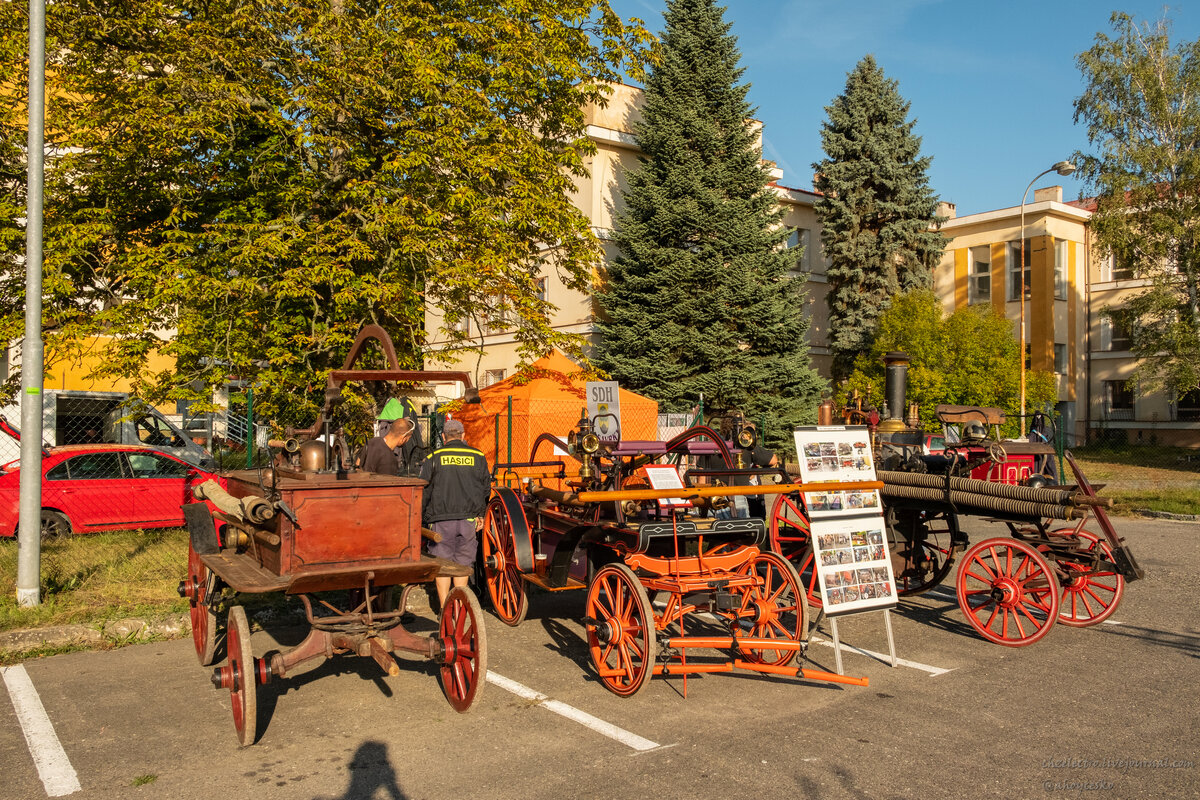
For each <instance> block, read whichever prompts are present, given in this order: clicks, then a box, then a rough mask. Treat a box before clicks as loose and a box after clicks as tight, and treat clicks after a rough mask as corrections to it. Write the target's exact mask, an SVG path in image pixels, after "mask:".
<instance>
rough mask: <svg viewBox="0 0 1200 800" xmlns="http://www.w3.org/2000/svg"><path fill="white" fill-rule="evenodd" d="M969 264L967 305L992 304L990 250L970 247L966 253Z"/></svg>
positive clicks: (989, 248)
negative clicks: (968, 257)
mask: <svg viewBox="0 0 1200 800" xmlns="http://www.w3.org/2000/svg"><path fill="white" fill-rule="evenodd" d="M967 252H968V253H969V255H970V259H969V260H970V264H969V265H968V267H967V303H968V304H970V305H974V304H976V303H990V302H992V248H991V247H989V246H987V245H984V246H983V247H972V248H971V249H970V250H969V251H967Z"/></svg>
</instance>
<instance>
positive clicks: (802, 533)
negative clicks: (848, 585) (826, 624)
mask: <svg viewBox="0 0 1200 800" xmlns="http://www.w3.org/2000/svg"><path fill="white" fill-rule="evenodd" d="M768 529H769V531H770V535H771V549H772V550H774V551H775V552H776V553H779V555H781V556H783V557H784V558H786V559H787V560H788V561H790V562H791V563H792V566H794V567H795V568H796V573H797V574H798V575H799V578H800V585H801V586H803V587H804V594H805V597H806V598H807V600H808V604H809V605H811V606H814V607H817V608H819V607H820V606H821V587H820V584H819V583H818V580H817V570H816V564H815V562H814V560H813V546H812V529H811V528H810V526H809V524H808V509H807V508H805V506H804V500H802V499H801V497H800V495H799V494H798V493H797V494H796V495H786V494H781V495H779V496H778V497H776V498H775V505H774V506H772V507H771V519H770V520H769V523H768Z"/></svg>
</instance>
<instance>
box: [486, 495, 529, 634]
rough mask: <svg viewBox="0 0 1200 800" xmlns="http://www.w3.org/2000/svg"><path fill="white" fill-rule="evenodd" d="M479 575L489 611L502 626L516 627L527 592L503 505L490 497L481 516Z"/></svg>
mask: <svg viewBox="0 0 1200 800" xmlns="http://www.w3.org/2000/svg"><path fill="white" fill-rule="evenodd" d="M481 538H482V542H481V544H482V547H483V574H484V578H485V579H486V580H487V589H488V597H489V598H490V599H491V601H492V610H493V611H494V612H495V613H496V616H497V617H499V618H500V621H501V622H503V623H504V624H505V625H510V626H512V627H516V626H517V625H520V624H521V623H522V622H524V620H525V614H526V613H527V612H528V611H529V595H528V594H527V593H526V591H525V581H524V580H522V579H521V569H520V567H518V566H517V552H516V538H515V537H514V536H513V529H512V522H511V520H510V519H509V516H508V514H507V512H506V511H505V508H504V505H503V504H502V503H500V502H499V501H498V500H496V499H493V500H492V502H490V503H488V507H487V515H486V516H485V517H484V519H483V536H482V537H481Z"/></svg>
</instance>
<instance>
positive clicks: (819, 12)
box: [611, 0, 1200, 215]
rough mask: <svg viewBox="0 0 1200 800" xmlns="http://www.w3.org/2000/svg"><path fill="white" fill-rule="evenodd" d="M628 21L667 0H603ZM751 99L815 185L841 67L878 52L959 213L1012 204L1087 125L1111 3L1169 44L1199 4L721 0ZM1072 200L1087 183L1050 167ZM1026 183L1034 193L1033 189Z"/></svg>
mask: <svg viewBox="0 0 1200 800" xmlns="http://www.w3.org/2000/svg"><path fill="white" fill-rule="evenodd" d="M611 4H612V7H613V9H614V10H615V11H616V12H617V13H619V14H620V15H621V16H622V17H625V18H628V17H630V16H637V17H640V18H641V19H643V20H644V21H645V23H646V26H647V28H649V29H650V30H651V31H652V32H653V33H655V34H658V33H660V32H661V31H662V28H663V19H662V11H663V9H665V8H666V2H665V0H611ZM725 6H726V11H725V20H726V21H727V22H732V23H733V29H732V33H733V34H734V35H735V36H737V38H738V48H739V50H740V51H741V54H742V62H741V63H742V66H743V67H745V69H746V72H745V75H744V77H743V79H744V80H745V81H747V82H748V83H750V84H751V89H750V102H751V104H752V105H754V106H756V116H757V117H758V118H759V119H761V120H762V121H763V124H764V130H765V133H766V144H765V150H766V152H765V155H766V157H767V158H770V159H773V160H774V161H776V162H777V163H778V164H779V165H780V166H781V167H782V168H783V171H784V177H783V181H782V182H783V183H784V184H785V185H787V186H792V187H796V188H801V189H811V188H812V172H813V170H812V163H813V162H814V161H817V160H819V159H820V158H821V157H822V156H823V153H822V152H821V138H820V129H821V123H822V122H823V121H824V120H825V107H826V106H827V105H829V103H830V101H831V100H833V98H834V97H836V96H837V95H839V94H841V92H842V90H843V89H844V88H845V85H846V73H848V72H849V71H850V70H851V69H853V68H854V65H855V64H856V63H857V62H858V60H859V59H860V58H862V57H863V56H864V55H865V54H867V53H872V54H873V55H874V56H875V59H876V61H877V62H878V63H879V65H880V67H882V69H883V71H884V73H885V74H886V75H887V76H888V77H889V78H893V79H895V80H897V81H899V85H900V93H901V95H902V96H903V97H904V98H905V99H906V100H908V101H909V103H910V104H911V107H910V109H909V115H910V118H915V119H916V120H917V124H916V132H917V134H918V135H919V136H921V137H922V148H921V152H922V154H923V155H927V156H932V157H933V164H932V166H931V167H930V184H931V185H932V187H933V190H934V192H935V193H936V194H937V195H938V196H939V197H940V198H941V199H942V200H946V201H948V202H952V203H955V204H956V205H957V207H958V213H959V214H960V215H962V214H973V213H977V212H981V211H989V210H992V209H995V208H1004V207H1007V206H1015V205H1019V204H1020V202H1021V193H1022V192H1024V191H1025V187H1026V186H1027V185H1028V184H1029V182H1030V181H1031V180H1033V177H1034V176H1035V175H1037V174H1038V173H1039V172H1041V171H1042V170H1044V169H1046V168H1047V167H1049V166H1050V165H1051V164H1053V163H1054V162H1056V161H1059V160H1061V159H1064V158H1069V157H1070V156H1071V154H1072V153H1074V152H1075V151H1077V150H1082V151H1085V152H1086V151H1087V149H1088V143H1087V135H1086V131H1085V130H1084V128H1083V127H1082V126H1081V125H1076V124H1075V123H1074V122H1073V116H1074V106H1073V103H1074V101H1075V98H1076V97H1078V96H1079V94H1080V93H1081V91H1082V82H1081V79H1080V75H1079V70H1078V68H1077V67H1076V66H1075V56H1076V54H1078V53H1080V52H1081V51H1083V50H1086V49H1088V48H1089V47H1091V45H1092V44H1093V42H1094V40H1095V36H1096V33H1097V32H1101V31H1103V32H1104V33H1108V34H1111V32H1112V28H1111V26H1110V25H1109V17H1110V16H1111V14H1112V12H1113V11H1114V10H1120V11H1123V12H1125V13H1127V14H1129V15H1130V16H1132V17H1133V18H1134V19H1138V20H1157V19H1160V18H1161V17H1162V16H1163V15H1164V9H1165V13H1166V16H1168V17H1169V18H1170V20H1171V23H1172V36H1171V40H1172V42H1173V43H1175V42H1180V41H1195V40H1196V39H1200V4H1196V3H1192V4H1187V5H1185V4H1181V3H1176V4H1173V5H1169V6H1165V5H1164V4H1163V3H1161V2H1157V3H1156V2H1141V1H1139V2H1125V3H1123V4H1121V5H1116V4H1115V3H1113V2H1112V0H1109V2H1106V1H1105V0H1070V1H1064V2H1059V1H1056V0H1044V2H1028V1H1027V0H989V1H988V2H979V0H853V2H839V1H838V0H726V2H725ZM1054 183H1061V184H1062V186H1063V193H1064V197H1065V198H1066V199H1068V200H1070V199H1074V198H1076V197H1078V196H1079V195H1080V193H1086V192H1087V187H1086V186H1084V185H1083V183H1082V182H1081V181H1078V180H1076V179H1075V178H1074V177H1073V176H1069V177H1065V178H1060V177H1059V176H1057V175H1054V174H1053V173H1051V175H1048V176H1046V177H1044V178H1042V179H1041V180H1039V181H1038V182H1037V184H1036V186H1048V185H1052V184H1054ZM1032 196H1033V195H1032V192H1031V193H1030V197H1032Z"/></svg>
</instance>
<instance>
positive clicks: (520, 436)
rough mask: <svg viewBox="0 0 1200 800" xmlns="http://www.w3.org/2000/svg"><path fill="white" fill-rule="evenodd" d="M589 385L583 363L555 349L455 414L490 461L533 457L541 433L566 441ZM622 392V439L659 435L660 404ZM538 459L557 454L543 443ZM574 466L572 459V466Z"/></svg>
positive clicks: (584, 404) (493, 462)
mask: <svg viewBox="0 0 1200 800" xmlns="http://www.w3.org/2000/svg"><path fill="white" fill-rule="evenodd" d="M586 384H587V378H586V377H584V376H583V374H582V373H581V371H580V369H579V366H578V365H577V364H576V363H575V362H574V361H572V360H571V359H569V358H567V357H566V356H565V355H563V354H562V353H561V352H559V351H558V350H554V351H553V352H551V354H550V355H548V356H546V357H545V358H542V359H539V360H537V361H535V362H533V364H531V365H530V366H529V368H528V369H527V370H525V371H523V372H519V373H517V374H516V375H514V376H512V377H511V378H508V379H506V380H503V381H501V382H499V383H495V384H492V385H491V386H489V387H488V388H486V389H480V390H479V399H480V402H479V404H478V405H476V404H473V403H472V404H469V405H463V406H462V407H461V408H460V409H459V410H458V411H455V412H454V413H453V414H452V416H453V417H454V418H455V419H458V420H461V421H462V423H463V427H464V428H466V432H467V441H468V442H469V443H470V444H472V445H473V446H475V447H478V448H479V449H480V450H482V451H483V453H484V455H486V456H487V460H488V464H489V465H494V464H496V463H506V462H510V461H528V460H530V453H531V452H532V449H533V443H534V441H536V440H537V437H538V436H539V435H541V434H543V433H549V434H552V435H554V436H557V437H558V438H559V439H561V440H562V441H564V442H565V441H566V439H567V434H568V433H569V432H570V431H571V429H572V428H574V427H575V425H576V423H577V422H579V418H580V416H582V414H583V413H584V410H585V409H586V408H587V398H586V396H585V392H584V390H585V388H586ZM620 396H621V438H622V439H643V440H645V439H650V440H654V439H657V438H658V403H657V402H656V401H654V400H651V399H649V398H647V397H642V396H641V395H639V394H634V393H633V392H630V391H626V390H625V389H621V392H620ZM510 398H511V401H510ZM510 402H511V408H512V413H511V415H510V414H509V407H510ZM537 458H538V460H539V461H548V460H551V459H553V458H555V454H554V452H553V450H552V448H551V447H549V446H548V445H545V444H543V445H542V446H541V447H540V448H538V453H537ZM571 466H572V463H571V462H568V469H570V468H571Z"/></svg>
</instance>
